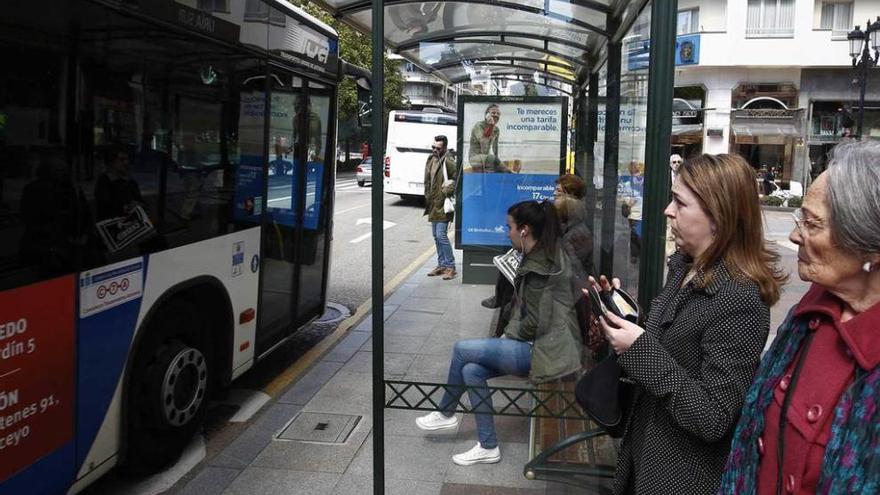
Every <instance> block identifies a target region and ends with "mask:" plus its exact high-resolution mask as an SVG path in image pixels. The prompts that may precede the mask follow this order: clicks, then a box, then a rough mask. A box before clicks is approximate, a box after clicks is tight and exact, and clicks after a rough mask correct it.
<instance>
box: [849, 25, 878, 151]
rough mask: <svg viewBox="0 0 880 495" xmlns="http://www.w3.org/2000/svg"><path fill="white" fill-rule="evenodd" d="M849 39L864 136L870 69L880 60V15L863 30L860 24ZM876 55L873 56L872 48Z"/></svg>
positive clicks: (860, 124)
mask: <svg viewBox="0 0 880 495" xmlns="http://www.w3.org/2000/svg"><path fill="white" fill-rule="evenodd" d="M846 39H847V40H849V55H850V57H852V65H853V68H854V69H856V73H857V74H858V77H859V79H858V80H859V120H858V125H859V127H858V136H859V139H861V138H862V123H863V121H864V118H865V89H866V88H867V86H868V69H870V68H871V67H874V66H876V65H877V63H878V62H880V16H877V21H876V22H874V23H872V22H871V20H870V19H868V22H867V23H866V24H865V30H864V31H862V30H861V29H860V28H859V26H856V28H855V30H853V31H850V32H849V33H847V35H846ZM872 48H873V49H874V56H873V57H872V56H871V49H872Z"/></svg>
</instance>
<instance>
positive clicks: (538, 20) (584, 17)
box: [315, 0, 646, 85]
mask: <svg viewBox="0 0 880 495" xmlns="http://www.w3.org/2000/svg"><path fill="white" fill-rule="evenodd" d="M315 2H316V3H317V4H319V5H321V6H322V7H323V8H324V9H325V10H327V11H329V12H330V13H331V14H332V15H333V16H334V17H337V18H339V19H341V20H342V21H343V22H345V23H346V24H349V25H351V26H353V27H355V28H356V29H358V30H360V31H362V32H364V33H369V32H370V31H371V30H372V26H371V17H370V9H371V2H370V0H315ZM645 3H646V1H645V0H524V1H523V0H458V1H440V2H415V1H413V0H385V2H384V5H385V6H384V9H385V33H384V36H385V43H386V46H387V47H388V48H389V49H390V50H392V51H394V52H396V53H398V54H400V55H401V56H403V57H404V58H406V59H407V60H409V61H411V62H413V63H415V64H416V65H418V66H420V67H421V68H423V69H425V70H427V71H428V72H431V73H432V74H434V75H436V76H438V77H440V78H441V79H443V80H446V81H448V82H461V81H464V80H468V79H471V78H473V79H487V78H488V79H505V78H508V77H510V76H525V75H534V77H535V82H539V81H540V79H539V78H542V77H543V78H544V79H543V84H547V83H549V82H550V81H553V82H554V83H556V84H559V83H564V84H570V85H579V84H581V83H583V82H584V81H586V79H587V76H588V74H589V72H590V70H591V69H592V67H591V64H592V63H597V61H598V60H600V59H601V54H602V53H603V49H604V47H605V45H606V44H607V43H608V40H609V39H619V37H620V36H622V35H621V33H623V32H626V30H628V29H629V27H630V26H631V25H632V23H633V22H635V19H636V17H637V14H638V12H639V11H640V10H641V8H642V7H643V6H644V4H645ZM609 18H616V19H617V20H616V21H615V22H614V23H612V24H611V26H613V29H609V23H608V19H609ZM615 24H616V25H615ZM539 84H540V82H539Z"/></svg>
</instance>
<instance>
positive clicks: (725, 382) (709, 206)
mask: <svg viewBox="0 0 880 495" xmlns="http://www.w3.org/2000/svg"><path fill="white" fill-rule="evenodd" d="M754 184H755V173H754V171H753V169H752V168H751V167H750V166H749V165H748V164H747V163H746V162H745V161H744V160H743V159H742V158H741V157H739V156H736V155H717V156H715V155H701V156H697V157H694V158H691V159H689V160H686V161H685V162H684V163H683V164H682V165H681V167H680V168H679V169H678V178H677V179H676V181H675V184H674V185H673V186H672V195H673V200H672V202H670V203H669V205H668V206H667V207H666V210H665V211H664V213H665V215H666V217H667V218H668V220H669V222H670V223H671V224H672V232H673V235H674V236H675V244H676V246H677V247H678V252H677V253H676V254H675V255H673V256H672V257H671V258H670V261H669V275H668V277H667V282H666V285H665V287H664V288H663V290H662V291H661V292H660V295H659V296H658V297H657V298H656V299H654V301H653V303H652V305H651V310H650V312H649V313H648V317H647V323H646V325H645V328H642V327H639V326H638V325H636V324H634V323H630V322H629V321H627V320H624V319H622V318H618V317H616V316H614V315H612V314H608V316H607V317H606V318H607V320H606V318H600V324H601V326H602V329H603V331H604V333H605V336H606V338H607V339H608V341H609V343H610V345H611V347H612V348H613V349H614V351H615V352H616V353H617V362H618V364H619V365H620V367H621V368H622V369H623V371H624V372H625V373H626V375H628V376H629V378H631V379H632V380H633V381H634V382H635V384H636V387H635V388H636V391H635V395H634V397H633V402H632V404H633V405H632V407H631V408H630V409H629V415H628V419H627V426H626V433H625V434H624V436H623V439H622V442H621V446H620V451H619V455H618V461H617V470H616V473H615V482H614V492H615V493H618V494H622V493H637V494H646V493H664V494H676V495H681V494H688V495H691V494H693V495H700V494H707V495H708V494H715V493H716V491H717V490H718V486H719V482H720V480H721V473H722V470H723V468H724V461H725V459H726V458H727V452H728V450H729V448H730V440H731V435H732V433H733V428H734V426H735V425H736V420H737V417H738V415H739V411H740V409H741V408H742V404H743V400H744V398H745V393H746V389H747V388H748V386H749V383H751V380H752V377H753V375H754V372H755V370H756V369H757V367H758V361H759V359H760V356H761V350H762V349H763V348H764V343H765V341H766V340H767V334H768V332H769V327H770V308H769V307H770V306H771V305H773V304H775V303H776V301H777V300H778V299H779V291H780V285H781V283H783V282H784V280H785V277H784V275H782V274H781V273H780V272H778V271H777V268H776V267H775V263H776V261H777V259H778V256H777V255H776V254H775V253H773V252H772V251H770V250H769V249H768V247H767V245H766V242H765V240H764V234H763V219H762V216H761V207H760V203H759V202H758V194H757V191H755V186H754ZM591 282H592V283H594V284H595V283H596V282H595V280H591ZM614 284H615V285H616V286H619V284H620V281H619V280H617V279H615V280H614ZM609 288H610V287H609V284H608V281H607V280H606V279H605V278H604V277H602V279H601V289H604V290H607V289H609Z"/></svg>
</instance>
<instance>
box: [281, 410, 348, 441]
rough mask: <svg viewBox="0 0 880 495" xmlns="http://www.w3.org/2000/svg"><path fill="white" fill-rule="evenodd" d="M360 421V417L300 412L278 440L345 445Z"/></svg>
mask: <svg viewBox="0 0 880 495" xmlns="http://www.w3.org/2000/svg"><path fill="white" fill-rule="evenodd" d="M360 420H361V416H353V415H350V414H330V413H313V412H301V413H299V414H297V416H296V417H295V418H293V421H291V422H290V424H289V425H287V428H285V429H284V430H283V431H282V432H281V434H279V435H278V438H279V439H282V440H301V441H305V442H320V443H345V441H346V440H348V436H349V435H350V434H351V432H352V430H354V427H355V426H357V424H358V422H359V421H360Z"/></svg>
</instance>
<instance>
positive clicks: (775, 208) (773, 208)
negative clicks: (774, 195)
mask: <svg viewBox="0 0 880 495" xmlns="http://www.w3.org/2000/svg"><path fill="white" fill-rule="evenodd" d="M761 209H762V210H764V211H784V212H789V213H790V212H792V211H794V210H796V209H797V208H790V207H788V206H767V205H761Z"/></svg>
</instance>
